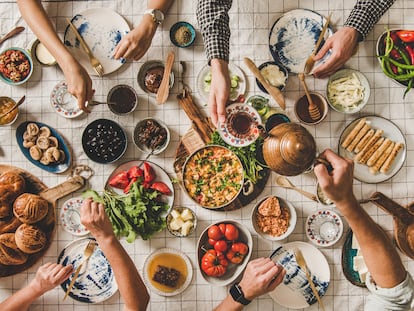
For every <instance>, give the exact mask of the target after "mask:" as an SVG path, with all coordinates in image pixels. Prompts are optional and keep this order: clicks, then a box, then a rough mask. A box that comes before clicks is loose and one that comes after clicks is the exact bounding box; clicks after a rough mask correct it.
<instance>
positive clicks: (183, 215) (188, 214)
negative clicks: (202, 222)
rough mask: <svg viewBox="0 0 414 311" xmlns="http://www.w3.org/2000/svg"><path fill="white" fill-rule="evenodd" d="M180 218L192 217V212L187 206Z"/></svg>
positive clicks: (188, 218) (190, 218) (189, 218)
mask: <svg viewBox="0 0 414 311" xmlns="http://www.w3.org/2000/svg"><path fill="white" fill-rule="evenodd" d="M181 219H182V220H184V221H186V220H192V219H193V214H192V213H191V211H190V210H189V209H188V208H186V209H184V210H183V211H182V213H181Z"/></svg>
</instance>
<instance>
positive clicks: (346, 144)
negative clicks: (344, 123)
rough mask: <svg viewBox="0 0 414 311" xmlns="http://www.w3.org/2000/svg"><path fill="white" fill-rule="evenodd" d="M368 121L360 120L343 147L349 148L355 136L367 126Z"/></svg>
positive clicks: (346, 138) (343, 143)
mask: <svg viewBox="0 0 414 311" xmlns="http://www.w3.org/2000/svg"><path fill="white" fill-rule="evenodd" d="M366 121H367V119H366V118H362V119H361V120H359V122H358V123H357V124H356V125H355V127H354V128H353V129H352V130H351V131H350V132H349V134H348V135H347V136H346V137H345V139H344V141H343V142H342V144H341V146H342V147H344V148H347V147H348V146H349V144H350V143H351V142H352V141H353V140H354V138H355V136H356V135H357V134H358V132H359V131H360V129H362V127H363V126H364V125H365V122H366Z"/></svg>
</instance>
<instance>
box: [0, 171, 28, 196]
mask: <svg viewBox="0 0 414 311" xmlns="http://www.w3.org/2000/svg"><path fill="white" fill-rule="evenodd" d="M0 185H4V186H9V187H11V189H12V191H13V192H14V194H15V198H17V196H19V195H21V194H22V193H23V192H24V191H25V187H26V182H25V180H24V178H23V177H22V176H21V175H20V174H18V173H15V172H12V171H9V172H5V173H3V174H1V175H0Z"/></svg>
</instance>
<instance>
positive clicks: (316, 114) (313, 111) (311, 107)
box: [298, 72, 321, 121]
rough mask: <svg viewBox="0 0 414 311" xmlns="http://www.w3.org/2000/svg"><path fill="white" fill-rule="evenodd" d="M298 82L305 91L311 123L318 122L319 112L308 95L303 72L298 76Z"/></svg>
mask: <svg viewBox="0 0 414 311" xmlns="http://www.w3.org/2000/svg"><path fill="white" fill-rule="evenodd" d="M298 77H299V80H300V82H302V85H303V88H304V89H305V93H306V97H307V99H308V104H309V106H308V110H309V115H310V117H311V119H312V120H313V121H318V120H319V119H320V118H321V112H320V111H319V107H318V106H317V105H316V104H315V103H314V102H313V100H312V96H311V95H310V93H309V90H308V86H307V85H306V82H305V75H304V74H303V72H301V73H299V74H298Z"/></svg>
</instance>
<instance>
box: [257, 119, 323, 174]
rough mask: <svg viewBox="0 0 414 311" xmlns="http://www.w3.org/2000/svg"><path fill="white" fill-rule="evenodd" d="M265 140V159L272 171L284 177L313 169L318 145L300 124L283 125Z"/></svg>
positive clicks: (264, 133)
mask: <svg viewBox="0 0 414 311" xmlns="http://www.w3.org/2000/svg"><path fill="white" fill-rule="evenodd" d="M262 134H263V136H264V138H265V140H264V143H263V157H264V160H265V162H266V164H267V165H268V166H269V167H270V169H271V170H273V171H275V172H276V173H278V174H280V175H284V176H295V175H299V174H301V173H303V172H305V171H307V170H309V169H311V168H312V166H313V164H314V162H315V160H316V143H315V139H314V138H313V136H312V135H311V134H310V133H309V132H308V130H307V129H305V128H304V127H303V126H301V125H300V124H298V123H283V124H280V125H278V126H276V127H274V128H273V129H271V130H270V131H269V132H267V133H266V132H264V131H262Z"/></svg>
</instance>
